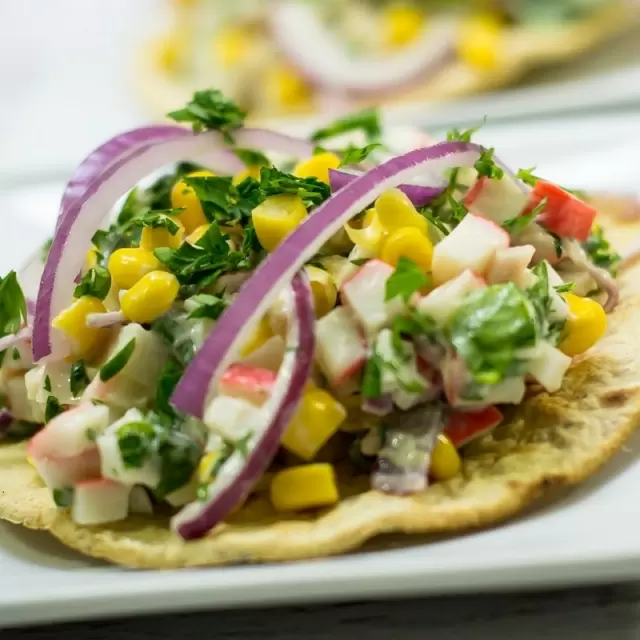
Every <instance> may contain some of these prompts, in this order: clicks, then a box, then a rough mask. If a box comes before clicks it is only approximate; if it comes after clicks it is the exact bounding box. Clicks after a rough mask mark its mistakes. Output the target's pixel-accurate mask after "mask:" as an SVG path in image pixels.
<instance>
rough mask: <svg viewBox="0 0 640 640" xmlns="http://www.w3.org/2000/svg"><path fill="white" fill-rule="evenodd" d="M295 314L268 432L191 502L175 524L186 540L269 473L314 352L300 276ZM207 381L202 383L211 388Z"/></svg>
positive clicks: (307, 292)
mask: <svg viewBox="0 0 640 640" xmlns="http://www.w3.org/2000/svg"><path fill="white" fill-rule="evenodd" d="M291 290H292V291H291V292H292V295H293V307H294V313H293V317H292V319H291V320H292V321H291V322H290V323H289V330H288V335H287V349H286V350H285V355H284V359H283V361H282V365H281V366H280V370H279V371H278V376H277V378H276V380H275V382H274V385H273V388H272V390H271V397H270V398H269V401H268V402H267V404H266V405H265V406H264V407H263V411H264V413H265V418H266V419H267V421H268V424H267V427H266V428H265V429H264V431H263V432H262V433H260V434H256V435H255V436H254V438H253V439H252V442H250V444H249V447H250V451H249V453H248V455H247V456H246V458H245V457H244V456H243V455H242V454H241V453H240V452H239V451H236V452H235V453H234V454H233V455H232V456H231V458H230V459H229V460H228V461H227V462H226V463H225V464H224V466H223V467H222V469H221V470H220V472H219V473H218V475H217V477H216V479H215V481H214V482H213V483H212V484H211V485H209V491H208V498H207V500H206V501H199V502H192V503H191V504H189V505H187V506H186V507H184V509H182V511H180V512H179V513H178V514H177V515H176V516H174V518H173V519H172V521H171V527H172V529H173V530H174V531H175V532H176V533H177V534H178V535H180V536H181V537H182V538H184V539H185V540H192V539H194V538H200V537H202V536H203V535H205V534H206V533H207V531H209V530H210V529H211V528H213V527H214V526H215V525H216V524H218V523H219V522H220V521H222V520H223V519H224V518H225V517H226V516H227V515H228V514H229V512H230V511H231V510H232V509H233V508H234V507H235V506H236V505H237V504H239V503H240V502H241V501H242V500H243V499H244V498H245V497H246V496H247V495H248V494H249V492H250V491H251V489H252V488H253V486H254V485H255V483H256V482H257V481H258V480H259V479H260V477H261V476H262V475H263V474H264V472H265V471H266V470H267V468H268V467H269V465H270V464H271V461H272V460H273V458H274V456H275V455H276V453H277V451H278V447H279V446H280V440H281V439H282V436H283V435H284V432H285V430H286V429H287V427H288V426H289V423H290V422H291V419H292V418H293V415H294V413H295V411H296V409H297V407H298V403H299V402H300V399H301V397H302V394H303V392H304V389H305V386H306V384H307V380H308V379H309V377H310V375H311V370H312V365H313V354H314V349H315V335H314V324H315V314H314V311H313V297H312V294H311V287H310V286H309V282H308V281H307V279H306V277H305V276H304V275H303V274H302V273H298V274H297V275H296V276H295V278H294V279H293V282H292V283H291ZM207 382H208V379H205V380H201V381H200V386H202V387H203V388H205V389H206V387H207Z"/></svg>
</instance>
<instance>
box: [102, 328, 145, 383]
mask: <svg viewBox="0 0 640 640" xmlns="http://www.w3.org/2000/svg"><path fill="white" fill-rule="evenodd" d="M135 348H136V339H135V338H131V340H129V342H127V344H125V345H124V347H122V349H120V351H118V353H116V354H114V355H113V356H112V357H111V358H109V360H107V361H106V362H105V363H104V364H103V365H102V367H100V380H102V382H107V381H109V380H111V378H113V377H114V376H116V375H118V374H119V373H120V372H121V371H122V370H123V369H124V368H125V366H126V365H127V362H129V359H130V358H131V356H132V355H133V352H134V350H135Z"/></svg>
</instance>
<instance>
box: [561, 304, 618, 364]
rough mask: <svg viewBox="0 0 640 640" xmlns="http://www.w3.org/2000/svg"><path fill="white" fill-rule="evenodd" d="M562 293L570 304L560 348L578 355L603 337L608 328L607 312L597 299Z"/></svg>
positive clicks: (565, 352)
mask: <svg viewBox="0 0 640 640" xmlns="http://www.w3.org/2000/svg"><path fill="white" fill-rule="evenodd" d="M562 295H563V297H564V299H565V301H566V302H567V304H568V305H569V318H568V319H567V322H566V324H565V327H564V334H563V335H564V339H563V340H562V342H561V343H560V344H559V345H558V349H560V351H562V353H564V354H565V355H568V356H578V355H580V354H581V353H584V352H585V351H586V350H587V349H589V348H591V347H592V346H593V345H594V344H595V343H596V342H598V340H600V338H602V336H603V335H604V333H605V331H606V330H607V314H606V313H605V311H604V309H603V308H602V306H601V305H599V304H598V303H597V302H596V301H595V300H591V299H590V298H581V297H580V296H577V295H575V294H573V293H564V294H562Z"/></svg>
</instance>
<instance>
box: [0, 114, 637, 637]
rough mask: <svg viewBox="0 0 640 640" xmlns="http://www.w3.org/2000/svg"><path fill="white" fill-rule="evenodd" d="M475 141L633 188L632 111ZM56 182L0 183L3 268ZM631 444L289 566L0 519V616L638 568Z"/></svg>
mask: <svg viewBox="0 0 640 640" xmlns="http://www.w3.org/2000/svg"><path fill="white" fill-rule="evenodd" d="M478 140H479V141H482V142H486V143H490V144H491V145H493V146H495V147H496V149H497V153H498V154H499V155H500V157H502V158H503V159H505V160H506V161H507V162H509V163H510V164H512V166H514V167H518V166H531V165H533V164H539V172H540V173H541V174H542V175H544V176H545V177H548V178H551V179H555V180H558V181H560V182H564V183H566V184H567V185H568V186H574V187H590V188H592V189H611V190H616V191H628V192H636V191H637V190H638V175H637V161H636V157H637V152H636V149H638V148H640V145H639V144H638V142H639V141H640V117H638V116H631V115H629V116H627V117H626V119H624V118H623V119H620V118H616V119H611V118H595V117H594V118H590V119H583V120H576V119H567V120H561V119H558V120H553V121H549V122H545V123H540V122H539V123H531V124H529V125H526V126H524V125H521V124H520V125H517V126H516V125H510V126H508V127H507V126H504V127H486V128H485V129H484V130H483V131H482V132H481V134H480V135H479V136H478ZM621 141H623V142H624V144H622V142H621ZM61 190H62V187H61V185H60V184H56V183H52V184H42V183H39V184H38V183H34V184H24V185H23V186H21V187H15V188H13V189H10V190H5V191H4V192H0V211H2V217H3V224H2V233H0V272H5V271H6V270H8V269H10V268H12V267H14V268H15V267H17V266H19V265H20V263H21V261H22V260H23V259H24V258H25V257H26V256H28V255H29V253H30V252H31V251H33V250H35V249H36V248H37V247H38V246H39V245H40V244H41V242H42V241H43V240H44V239H45V238H46V236H47V234H48V233H49V229H50V228H51V227H52V226H53V221H54V219H55V215H56V212H57V206H58V199H59V196H60V193H61ZM639 456H640V434H638V436H637V437H634V438H632V440H631V441H630V442H629V444H628V446H627V447H625V449H624V450H623V451H622V452H621V453H620V454H619V455H618V456H617V457H616V458H615V459H614V460H613V461H611V463H610V464H609V465H608V466H607V467H606V469H604V470H603V471H602V472H601V473H599V474H597V475H596V476H594V477H593V478H592V479H591V480H590V481H589V482H587V483H585V484H584V485H582V486H581V487H579V488H577V489H576V490H574V491H571V492H566V493H562V494H558V495H556V496H555V499H554V501H553V502H550V503H549V504H547V505H542V506H539V508H537V509H536V510H535V511H533V510H532V511H531V512H529V513H527V514H524V515H522V516H521V517H520V518H518V519H516V520H512V521H511V522H509V523H506V524H504V525H502V526H500V527H497V528H494V529H491V530H487V531H481V532H477V533H473V534H469V535H465V536H459V537H456V538H453V539H448V540H433V539H432V540H428V541H427V540H424V539H423V538H419V537H413V538H408V537H402V536H394V537H390V538H386V539H384V540H378V541H375V542H374V543H372V544H371V545H368V546H367V547H366V548H365V549H364V550H363V551H361V552H359V553H354V554H351V555H347V556H343V557H337V558H330V559H322V560H317V561H312V562H300V563H296V564H288V565H272V566H242V567H228V568H217V569H204V570H184V571H161V572H144V571H127V570H122V569H119V568H115V567H109V566H105V565H103V564H101V563H98V562H94V561H91V560H87V559H85V558H83V557H81V556H78V555H76V554H75V553H72V552H70V551H68V550H66V549H65V548H64V547H62V546H61V545H59V544H58V543H57V542H55V541H54V540H53V539H51V538H50V537H49V536H48V535H47V534H42V533H34V532H29V531H25V530H22V529H20V528H18V527H14V526H11V525H8V524H1V525H0V575H2V576H3V578H4V579H3V580H2V581H1V582H0V624H3V625H9V624H11V625H15V624H26V623H34V622H38V621H53V620H66V619H74V618H86V617H90V616H99V615H100V616H102V615H118V614H127V613H140V612H168V611H170V610H183V609H193V608H203V607H208V608H212V607H230V606H247V605H257V604H260V605H264V604H268V603H281V602H282V603H283V602H286V603H291V602H301V601H311V600H336V599H362V598H371V597H380V598H386V597H390V596H396V595H401V594H402V595H407V594H413V593H421V594H436V593H438V594H440V593H447V592H463V591H479V590H493V589H514V588H524V587H534V586H542V585H544V586H549V585H568V584H584V583H586V582H600V581H612V580H626V579H632V578H638V577H639V576H640V538H639V537H638V535H637V532H638V529H639V528H640V502H638V501H637V500H635V499H633V496H635V495H636V492H637V487H638V486H640V459H639ZM427 542H428V544H426V543H427ZM380 549H382V550H380Z"/></svg>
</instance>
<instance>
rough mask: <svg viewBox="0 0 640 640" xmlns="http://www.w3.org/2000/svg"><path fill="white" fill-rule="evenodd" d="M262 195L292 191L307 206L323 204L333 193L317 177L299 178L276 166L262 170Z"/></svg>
mask: <svg viewBox="0 0 640 640" xmlns="http://www.w3.org/2000/svg"><path fill="white" fill-rule="evenodd" d="M260 190H261V191H262V197H263V198H267V197H269V196H275V195H279V194H281V193H292V194H295V195H298V196H300V198H302V201H303V202H304V205H305V207H307V208H310V207H313V206H317V205H319V204H322V203H323V202H324V201H325V200H327V199H328V198H329V196H330V195H331V188H330V187H329V185H328V184H326V183H325V182H322V180H318V179H317V178H298V177H297V176H294V175H292V174H290V173H284V172H283V171H280V170H278V169H276V168H275V167H263V168H262V169H261V171H260Z"/></svg>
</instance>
